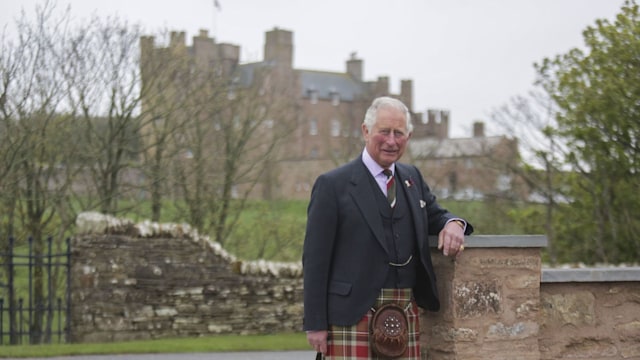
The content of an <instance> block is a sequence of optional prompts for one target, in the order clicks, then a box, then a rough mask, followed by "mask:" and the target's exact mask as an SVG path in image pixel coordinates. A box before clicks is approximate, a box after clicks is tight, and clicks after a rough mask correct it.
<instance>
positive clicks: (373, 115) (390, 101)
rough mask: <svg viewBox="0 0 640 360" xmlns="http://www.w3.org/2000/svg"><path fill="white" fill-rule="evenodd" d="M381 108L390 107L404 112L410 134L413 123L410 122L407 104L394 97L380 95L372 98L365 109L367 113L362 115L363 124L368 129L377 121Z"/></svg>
mask: <svg viewBox="0 0 640 360" xmlns="http://www.w3.org/2000/svg"><path fill="white" fill-rule="evenodd" d="M382 108H392V109H396V110H400V111H402V112H403V113H404V118H405V119H406V121H407V124H406V126H407V133H409V134H411V132H412V131H413V124H412V123H411V114H410V113H409V109H408V108H407V106H406V105H405V104H404V103H403V102H402V101H400V100H398V99H394V98H392V97H388V96H382V97H379V98H376V99H374V100H373V103H371V106H369V108H368V109H367V113H366V114H365V115H364V121H363V124H364V125H365V126H366V127H367V129H368V130H369V131H371V129H372V128H373V126H374V125H375V124H376V121H378V110H379V109H382Z"/></svg>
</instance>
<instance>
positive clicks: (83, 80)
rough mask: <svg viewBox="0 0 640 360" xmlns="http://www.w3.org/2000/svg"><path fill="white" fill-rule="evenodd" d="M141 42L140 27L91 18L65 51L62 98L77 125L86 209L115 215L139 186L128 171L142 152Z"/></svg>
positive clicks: (112, 19) (76, 33)
mask: <svg viewBox="0 0 640 360" xmlns="http://www.w3.org/2000/svg"><path fill="white" fill-rule="evenodd" d="M139 37H140V30H139V27H137V26H130V25H129V24H128V23H127V22H126V21H122V20H120V19H118V18H112V17H109V18H105V19H101V18H98V17H93V18H92V19H91V20H90V21H89V22H88V23H87V24H86V25H84V26H81V27H80V28H78V30H77V31H76V32H74V33H73V37H72V38H71V40H70V43H69V47H68V48H67V49H66V50H67V53H66V54H67V56H68V61H67V63H66V64H65V66H64V67H63V70H64V74H65V84H66V86H67V88H66V89H65V90H66V91H65V93H66V94H67V96H68V102H69V104H70V107H71V113H72V114H73V116H74V117H76V118H77V119H79V120H80V124H81V125H80V129H81V135H82V138H81V140H80V142H81V144H82V145H83V151H82V152H81V155H80V156H78V157H77V163H78V164H79V165H82V166H83V167H84V168H85V169H86V174H88V176H84V177H83V180H85V181H86V183H85V184H84V186H82V187H81V188H80V189H81V191H82V197H81V199H83V201H84V202H83V205H82V207H83V208H85V209H86V208H92V207H94V206H96V205H97V207H98V208H99V209H100V210H101V211H102V212H104V213H111V214H113V213H116V212H117V211H118V200H119V199H120V198H122V196H123V193H124V192H125V191H126V190H130V188H131V187H134V186H136V184H137V177H136V174H135V173H134V172H133V171H130V170H131V169H132V168H134V163H135V161H136V160H137V158H138V156H139V153H140V151H141V145H140V142H139V135H140V129H141V127H142V123H141V117H140V102H141V92H140V70H139V66H138V62H139V48H138V41H139ZM127 170H129V171H128V172H126V171H127ZM125 176H126V177H127V179H126V180H125V179H124V178H125ZM82 182H83V181H81V180H78V181H77V183H78V184H80V183H82ZM126 186H129V187H126ZM88 194H96V198H93V197H91V196H87V195H88ZM94 204H96V205H94Z"/></svg>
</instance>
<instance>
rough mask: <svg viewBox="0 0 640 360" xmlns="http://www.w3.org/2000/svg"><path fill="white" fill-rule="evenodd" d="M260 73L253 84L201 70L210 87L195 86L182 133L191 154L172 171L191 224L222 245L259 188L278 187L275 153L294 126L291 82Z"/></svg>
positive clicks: (179, 141)
mask: <svg viewBox="0 0 640 360" xmlns="http://www.w3.org/2000/svg"><path fill="white" fill-rule="evenodd" d="M263 70H264V71H260V72H259V73H256V74H255V75H256V76H255V79H254V82H253V83H252V84H250V86H245V85H243V84H238V83H237V82H236V81H234V80H233V77H229V76H221V74H220V72H218V71H215V70H213V71H201V72H198V78H199V79H200V81H202V79H206V81H204V82H202V83H198V82H194V84H198V86H199V88H200V93H199V95H198V96H196V97H194V98H193V99H191V101H192V106H188V107H186V109H189V110H188V113H187V116H188V117H189V119H190V121H189V125H188V126H187V128H186V129H185V131H184V133H179V134H177V136H178V137H179V138H177V139H176V140H177V142H178V143H180V144H183V146H184V147H183V148H184V149H185V152H184V153H185V154H188V156H187V158H181V159H176V160H177V161H176V162H175V167H174V168H175V173H176V174H177V180H178V186H180V189H181V193H182V196H183V199H184V200H185V204H186V206H187V212H188V213H189V215H190V222H191V224H192V225H194V226H196V227H197V228H198V229H200V230H201V231H203V232H207V233H212V235H213V237H214V238H215V240H216V241H218V242H220V243H224V242H225V240H226V239H227V237H228V236H229V234H230V232H231V230H232V229H233V226H234V225H235V224H236V222H237V219H238V216H239V214H240V211H241V210H242V209H243V208H244V206H245V202H246V200H247V199H248V197H249V196H250V194H251V193H252V192H253V191H254V189H255V186H256V185H257V184H260V185H261V186H263V188H264V187H269V186H275V185H274V181H276V180H274V174H277V171H278V170H277V158H276V155H277V154H278V152H277V149H278V148H279V146H280V145H282V144H283V142H284V141H286V140H287V139H288V136H289V135H290V133H291V132H292V131H293V128H294V126H295V121H296V116H297V111H296V109H297V107H296V103H295V99H296V98H295V96H292V95H291V94H290V93H291V92H292V89H293V87H292V83H291V82H287V81H283V79H286V77H284V78H282V77H275V76H274V75H273V73H272V72H271V71H270V70H268V69H263ZM206 74H208V75H206ZM288 95H289V96H288ZM266 191H268V190H266Z"/></svg>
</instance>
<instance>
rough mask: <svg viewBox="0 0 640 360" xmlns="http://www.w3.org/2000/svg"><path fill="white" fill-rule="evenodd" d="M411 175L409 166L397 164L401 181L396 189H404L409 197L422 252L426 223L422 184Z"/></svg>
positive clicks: (398, 177)
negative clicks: (421, 192)
mask: <svg viewBox="0 0 640 360" xmlns="http://www.w3.org/2000/svg"><path fill="white" fill-rule="evenodd" d="M411 173H412V172H411V168H410V167H409V166H406V165H404V164H400V163H396V174H397V179H398V180H399V184H398V186H397V187H396V188H397V189H402V191H404V193H405V194H406V196H407V202H408V205H409V210H410V211H411V216H412V217H413V224H414V227H415V232H416V238H417V241H418V246H419V248H420V250H422V249H423V247H424V244H425V238H424V235H425V232H424V221H426V219H425V218H424V217H423V215H422V214H423V213H424V211H423V210H422V205H421V204H423V203H424V200H423V199H422V197H421V195H420V184H417V183H415V181H416V180H415V179H416V177H413V176H412V175H411Z"/></svg>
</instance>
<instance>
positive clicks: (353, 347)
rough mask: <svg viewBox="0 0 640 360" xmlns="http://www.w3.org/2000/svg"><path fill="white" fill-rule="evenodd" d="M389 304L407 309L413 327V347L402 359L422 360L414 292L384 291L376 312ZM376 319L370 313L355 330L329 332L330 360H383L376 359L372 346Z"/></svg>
mask: <svg viewBox="0 0 640 360" xmlns="http://www.w3.org/2000/svg"><path fill="white" fill-rule="evenodd" d="M387 303H396V304H398V305H400V306H401V307H403V308H406V307H407V305H409V303H411V306H409V307H408V310H407V320H408V323H409V324H408V325H409V344H408V346H407V350H406V351H405V353H404V354H403V355H402V356H401V357H400V358H398V359H402V360H420V322H419V321H420V314H419V311H418V305H417V304H416V302H415V301H414V300H413V293H412V291H411V289H382V291H381V292H380V296H378V298H377V299H376V303H375V306H374V307H375V308H376V309H377V308H379V307H380V306H382V305H384V304H387ZM372 319H373V311H372V310H369V311H368V312H367V313H366V314H365V315H364V316H363V317H362V319H360V321H359V322H358V323H357V324H355V325H353V326H334V325H331V326H330V328H329V337H328V343H327V354H326V355H325V359H327V360H357V359H373V360H378V359H381V358H379V357H378V356H375V355H374V354H373V352H372V350H371V347H370V346H369V326H370V323H371V320H372Z"/></svg>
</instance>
